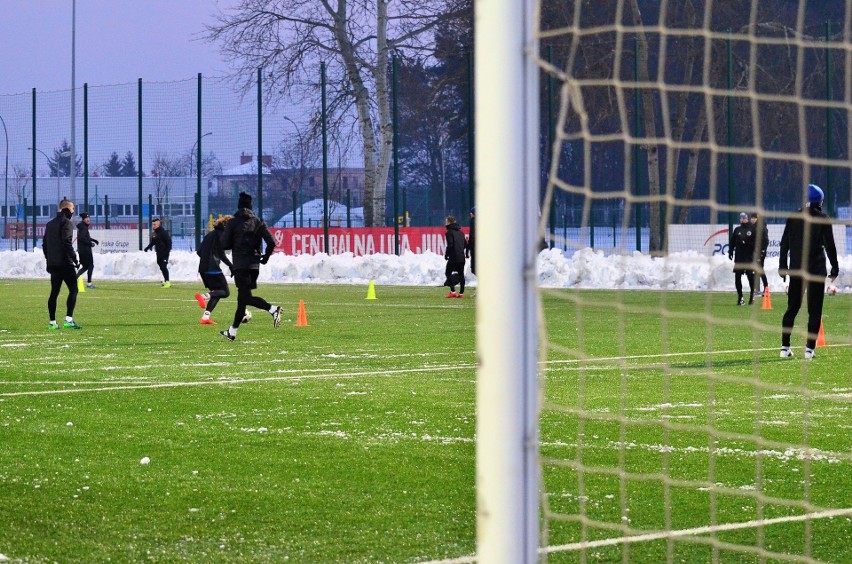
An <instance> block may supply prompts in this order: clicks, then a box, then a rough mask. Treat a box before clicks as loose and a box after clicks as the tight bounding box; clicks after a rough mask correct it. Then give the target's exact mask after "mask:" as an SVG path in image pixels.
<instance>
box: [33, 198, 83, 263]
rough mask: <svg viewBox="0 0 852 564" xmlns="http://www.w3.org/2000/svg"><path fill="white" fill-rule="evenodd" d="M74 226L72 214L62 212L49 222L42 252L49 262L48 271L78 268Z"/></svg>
mask: <svg viewBox="0 0 852 564" xmlns="http://www.w3.org/2000/svg"><path fill="white" fill-rule="evenodd" d="M73 241H74V225H73V224H72V223H71V212H69V211H68V210H60V211H59V212H58V213H57V214H56V217H54V218H53V219H51V220H50V221H48V222H47V225H46V226H45V228H44V239H43V240H42V250H43V251H44V258H45V260H46V261H47V269H48V270H50V269H51V268H76V266H77V264H78V263H77V253H75V252H74V243H73Z"/></svg>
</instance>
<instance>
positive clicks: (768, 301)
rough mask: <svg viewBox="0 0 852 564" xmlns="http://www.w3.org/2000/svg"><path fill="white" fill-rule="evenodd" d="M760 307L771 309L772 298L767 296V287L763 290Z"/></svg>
mask: <svg viewBox="0 0 852 564" xmlns="http://www.w3.org/2000/svg"><path fill="white" fill-rule="evenodd" d="M760 309H772V298H770V297H769V288H765V289H764V290H763V305H761V306H760Z"/></svg>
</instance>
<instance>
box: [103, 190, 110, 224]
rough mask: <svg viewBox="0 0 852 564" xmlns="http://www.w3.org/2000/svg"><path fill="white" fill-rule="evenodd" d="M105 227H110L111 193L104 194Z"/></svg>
mask: <svg viewBox="0 0 852 564" xmlns="http://www.w3.org/2000/svg"><path fill="white" fill-rule="evenodd" d="M104 228H105V229H109V194H106V195H104Z"/></svg>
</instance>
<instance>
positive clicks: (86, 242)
mask: <svg viewBox="0 0 852 564" xmlns="http://www.w3.org/2000/svg"><path fill="white" fill-rule="evenodd" d="M80 219H82V221H81V222H80V223H78V224H77V253H78V254H79V255H80V270H78V271H77V278H79V277H80V275H82V274H83V273H84V272H86V273H87V280H86V287H87V288H94V286H93V285H92V271H94V270H95V259H94V257H93V256H92V247H94V246H95V245H98V244H99V242H98V240H97V239H92V236H91V234H90V233H89V223H90V222H91V221H92V220H91V219H89V214H87V213H85V212H84V213H81V214H80Z"/></svg>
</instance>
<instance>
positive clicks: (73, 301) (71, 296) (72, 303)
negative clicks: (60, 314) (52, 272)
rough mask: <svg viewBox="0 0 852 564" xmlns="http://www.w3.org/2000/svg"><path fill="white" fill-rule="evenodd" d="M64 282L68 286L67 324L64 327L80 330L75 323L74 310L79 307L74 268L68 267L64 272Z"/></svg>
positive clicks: (66, 301) (66, 302)
mask: <svg viewBox="0 0 852 564" xmlns="http://www.w3.org/2000/svg"><path fill="white" fill-rule="evenodd" d="M62 280H63V282H65V285H66V286H68V299H67V300H65V323H63V324H62V326H63V327H65V328H68V329H80V326H79V325H77V324H76V323H75V322H74V308H75V307H77V292H78V291H79V290H78V289H77V271H76V270H75V269H74V267H68V268H65V269H63V271H62Z"/></svg>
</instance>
